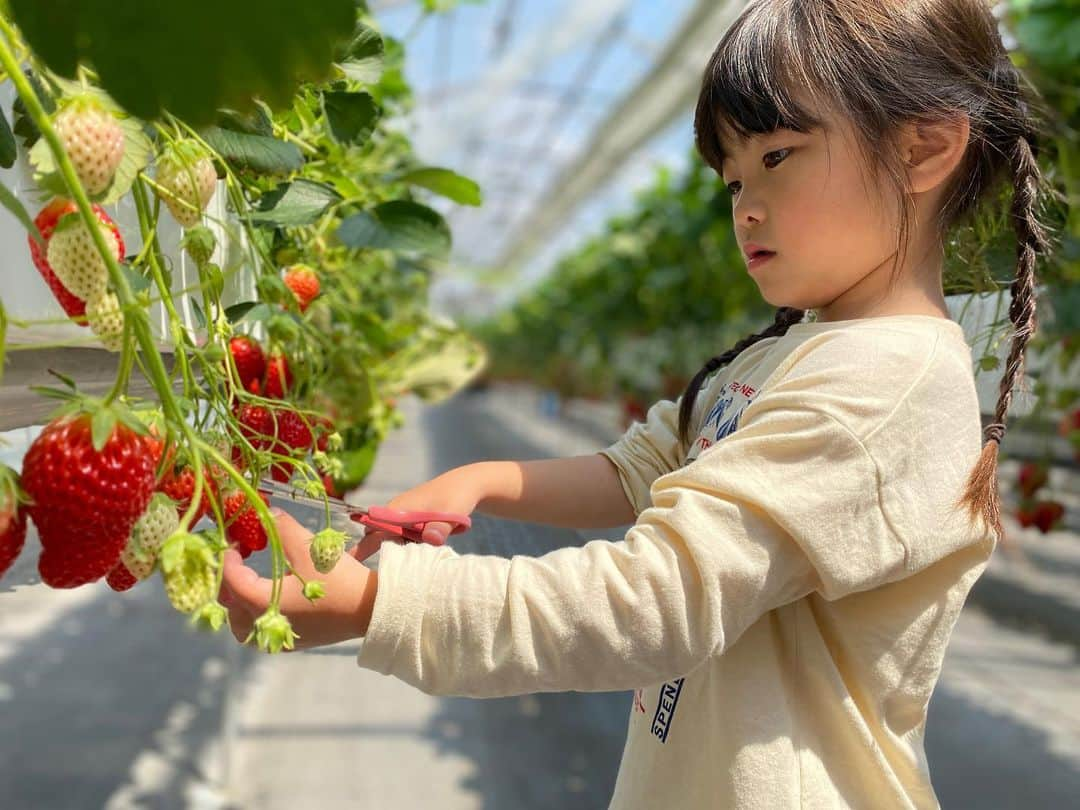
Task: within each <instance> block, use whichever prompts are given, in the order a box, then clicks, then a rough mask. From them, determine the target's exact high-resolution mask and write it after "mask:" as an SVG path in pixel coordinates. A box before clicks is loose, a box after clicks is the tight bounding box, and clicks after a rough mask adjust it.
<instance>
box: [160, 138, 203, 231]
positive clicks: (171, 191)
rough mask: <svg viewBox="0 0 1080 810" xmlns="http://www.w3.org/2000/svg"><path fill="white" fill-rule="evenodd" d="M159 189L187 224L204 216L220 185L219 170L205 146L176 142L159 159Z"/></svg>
mask: <svg viewBox="0 0 1080 810" xmlns="http://www.w3.org/2000/svg"><path fill="white" fill-rule="evenodd" d="M157 183H158V186H159V187H160V188H158V189H155V191H156V193H157V195H158V196H159V197H160V198H161V200H162V202H164V203H165V205H166V206H167V207H168V209H169V211H170V212H171V213H172V215H173V218H174V219H175V220H176V221H177V222H179V223H180V224H181V225H183V226H184V227H185V228H193V227H195V226H196V225H198V224H199V222H200V221H201V220H202V215H203V212H204V211H205V210H206V206H207V205H209V203H210V198H211V197H213V196H214V190H215V189H216V188H217V172H216V171H215V170H214V164H213V162H212V161H211V160H210V158H209V157H208V156H207V155H206V153H205V152H204V151H203V150H202V147H201V146H199V145H198V144H197V143H195V142H193V141H183V142H181V143H178V144H175V145H174V146H173V147H172V149H171V150H169V151H168V152H166V153H165V154H164V155H162V157H161V158H160V159H159V160H158V169H157Z"/></svg>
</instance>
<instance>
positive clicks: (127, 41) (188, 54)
mask: <svg viewBox="0 0 1080 810" xmlns="http://www.w3.org/2000/svg"><path fill="white" fill-rule="evenodd" d="M9 6H10V9H11V13H12V15H13V16H14V18H15V21H16V22H17V24H18V26H19V28H20V29H21V31H22V33H23V35H24V36H25V37H26V40H27V42H28V43H29V44H30V46H31V47H32V48H33V50H34V52H35V53H36V54H37V55H38V56H40V57H41V59H42V60H44V62H45V63H46V64H47V65H48V66H49V67H50V68H52V70H54V71H56V72H57V73H59V74H60V75H62V76H65V77H67V78H71V79H73V78H75V76H76V68H77V66H78V64H79V63H80V62H83V63H89V64H92V65H93V66H94V68H95V69H96V71H97V74H98V76H99V77H100V81H101V84H102V86H103V87H104V88H105V89H106V90H107V91H108V92H109V94H110V95H111V96H112V97H113V98H115V99H116V101H117V102H119V104H121V105H122V106H123V107H124V108H125V109H127V110H130V111H131V112H132V113H134V114H135V115H137V116H139V117H140V118H143V119H145V120H148V121H149V120H153V119H156V118H159V117H160V116H161V114H162V111H163V110H165V109H167V110H168V111H169V112H171V113H173V114H174V115H176V116H178V117H179V118H182V119H183V120H185V121H187V122H189V123H191V124H192V125H193V126H201V125H204V124H208V123H210V122H211V121H213V120H214V119H215V117H216V113H217V110H218V109H219V108H228V109H234V110H237V111H240V112H245V111H247V110H250V109H252V108H253V107H254V106H255V102H254V99H256V98H260V99H263V100H264V101H265V102H266V103H267V104H269V105H270V107H271V108H272V109H276V108H277V107H279V106H284V105H287V104H288V103H289V102H290V100H291V97H292V94H293V92H294V91H295V89H296V87H297V86H298V84H299V83H300V82H301V81H303V80H305V79H310V80H322V79H324V78H327V77H329V75H330V74H331V72H332V65H333V60H334V56H335V47H336V46H337V45H338V43H339V42H341V41H342V40H346V39H348V38H349V37H350V36H352V35H353V31H354V29H355V27H356V19H357V9H356V2H355V0H308V2H304V3H296V2H294V0H262V1H261V2H260V3H259V4H258V8H257V12H256V13H255V14H254V15H253V11H252V8H253V6H252V4H251V3H250V2H249V1H248V0H187V1H186V2H183V3H156V4H153V9H152V13H150V11H149V10H148V6H147V4H146V2H145V0H79V2H77V3H73V2H71V0H9Z"/></svg>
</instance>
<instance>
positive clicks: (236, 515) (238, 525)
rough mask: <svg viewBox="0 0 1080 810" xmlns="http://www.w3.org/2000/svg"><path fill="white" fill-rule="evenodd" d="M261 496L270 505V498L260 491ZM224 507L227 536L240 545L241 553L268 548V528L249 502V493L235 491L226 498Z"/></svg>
mask: <svg viewBox="0 0 1080 810" xmlns="http://www.w3.org/2000/svg"><path fill="white" fill-rule="evenodd" d="M259 497H260V498H262V499H263V502H264V503H265V504H266V505H267V506H269V505H270V499H269V498H267V497H266V495H265V494H263V493H262V492H260V493H259ZM222 508H223V509H224V511H225V536H226V537H228V538H229V540H231V541H232V542H233V543H236V545H237V546H239V548H240V553H241V554H243V551H244V549H246V550H247V551H248V552H252V551H262V550H263V549H264V548H266V543H267V538H266V529H265V528H264V527H263V525H262V521H261V520H259V515H258V513H257V512H256V511H255V508H254V507H253V506H252V505H251V504H250V503H248V499H247V495H245V494H244V493H243V492H239V491H237V492H234V493H233V494H232V495H229V496H228V497H227V498H226V499H225V502H224V503H223V504H222ZM244 556H247V555H244Z"/></svg>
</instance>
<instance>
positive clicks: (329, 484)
mask: <svg viewBox="0 0 1080 810" xmlns="http://www.w3.org/2000/svg"><path fill="white" fill-rule="evenodd" d="M322 482H323V486H324V487H325V488H326V494H327V495H329V496H330V497H331V498H340V497H341V493H340V492H338V488H337V486H336V485H335V484H334V478H333V476H331V475H330V474H329V473H326V474H325V475H324V476H323V477H322Z"/></svg>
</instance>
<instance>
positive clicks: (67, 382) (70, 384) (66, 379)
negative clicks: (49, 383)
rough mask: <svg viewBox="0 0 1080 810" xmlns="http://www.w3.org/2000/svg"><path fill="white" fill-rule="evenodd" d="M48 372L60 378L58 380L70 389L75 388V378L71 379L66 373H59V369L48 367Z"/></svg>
mask: <svg viewBox="0 0 1080 810" xmlns="http://www.w3.org/2000/svg"><path fill="white" fill-rule="evenodd" d="M48 372H49V373H50V374H52V375H53V376H54V377H56V379H58V380H60V382H62V383H63V384H64V385H66V386H67V387H68V388H70V389H71V390H72V391H74V390H75V388H76V386H75V380H74V379H72V378H71V377H69V376H68V375H66V374H61V373H60V372H59V371H57V370H56V369H54V368H50V369H48Z"/></svg>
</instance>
